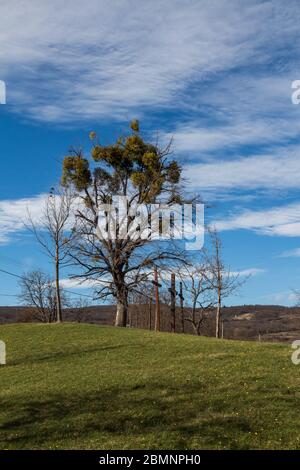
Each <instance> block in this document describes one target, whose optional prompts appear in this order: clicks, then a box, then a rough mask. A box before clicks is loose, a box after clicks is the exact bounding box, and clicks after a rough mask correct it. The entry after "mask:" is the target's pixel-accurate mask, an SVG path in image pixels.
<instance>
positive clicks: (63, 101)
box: [0, 0, 300, 122]
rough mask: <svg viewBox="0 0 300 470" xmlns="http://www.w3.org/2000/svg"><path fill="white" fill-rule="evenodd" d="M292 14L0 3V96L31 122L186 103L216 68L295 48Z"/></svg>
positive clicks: (207, 5) (234, 6)
mask: <svg viewBox="0 0 300 470" xmlns="http://www.w3.org/2000/svg"><path fill="white" fill-rule="evenodd" d="M283 16H284V21H285V28H282V18H283ZM299 19H300V15H299V12H298V8H297V3H295V2H293V1H291V2H289V4H287V5H285V6H284V7H283V6H282V4H279V2H273V3H270V2H263V3H262V2H260V1H254V2H251V4H246V3H245V2H243V1H241V0H234V1H232V2H230V3H228V2H227V1H224V0H218V1H216V0H203V1H201V2H199V1H196V0H189V1H187V2H181V1H179V0H164V1H154V2H138V1H134V2H130V1H127V0H119V1H118V2H110V3H109V2H105V1H104V0H100V1H99V0H88V1H87V2H86V3H85V5H84V8H83V7H82V2H81V1H79V0H72V1H71V0H66V1H65V2H64V3H63V4H62V3H61V2H60V1H58V0H52V1H51V2H50V1H44V2H40V1H38V0H32V1H31V2H30V4H28V2H26V1H24V0H12V1H11V2H10V3H7V2H1V16H0V43H1V51H0V65H1V71H2V73H3V75H4V76H3V78H5V79H6V80H7V82H8V101H10V102H11V103H13V104H14V108H15V109H19V110H20V111H22V112H24V113H25V115H27V116H30V117H32V118H34V119H37V120H40V121H52V122H62V121H63V122H66V121H67V122H70V121H71V122H74V121H76V120H83V119H95V118H97V117H102V118H103V117H104V116H106V115H107V113H110V115H111V116H112V117H115V118H120V117H123V118H124V116H126V118H127V115H128V112H138V113H142V112H143V111H141V109H142V108H144V107H145V108H146V109H147V107H149V106H151V107H152V108H157V107H158V108H159V107H166V106H167V107H169V108H174V107H177V108H178V107H186V106H188V107H190V108H192V107H193V105H195V104H196V103H197V102H198V100H197V96H198V94H199V89H200V88H199V86H200V87H201V84H207V83H208V82H211V81H213V80H214V79H216V77H217V76H218V74H219V73H223V74H224V73H227V72H230V71H232V70H234V69H237V68H242V67H246V66H249V65H250V64H251V65H254V66H258V67H259V66H261V65H262V64H264V63H266V62H268V63H269V64H270V63H271V62H272V58H273V54H274V53H275V54H276V53H278V48H279V46H280V45H281V44H282V43H284V42H287V41H289V43H290V44H296V41H295V38H296V37H297V35H298V24H299ZM270 38H271V41H270ZM295 47H296V46H295ZM193 85H197V88H196V89H195V90H194V91H193V92H192V95H193V96H191V89H192V88H191V87H193ZM210 96H213V95H212V94H211V95H210ZM204 104H205V103H204ZM214 104H215V105H216V106H217V107H219V106H220V107H221V106H223V110H224V109H225V108H226V106H227V104H225V105H224V104H222V102H221V101H220V102H219V103H218V102H216V103H214ZM211 105H212V103H211V102H210V103H209V106H211Z"/></svg>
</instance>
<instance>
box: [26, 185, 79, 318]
mask: <svg viewBox="0 0 300 470" xmlns="http://www.w3.org/2000/svg"><path fill="white" fill-rule="evenodd" d="M73 202H74V195H73V194H72V193H71V192H70V191H69V190H66V189H65V188H59V189H58V190H57V191H55V190H54V189H52V190H51V192H50V194H49V196H48V198H47V199H46V201H45V204H44V207H43V209H42V212H41V217H40V218H39V219H38V220H33V219H32V217H31V215H30V213H29V214H28V223H27V227H28V228H29V229H30V230H31V232H32V233H33V234H34V235H35V238H36V240H37V241H38V243H39V244H40V245H41V247H42V248H43V250H44V251H45V253H46V254H47V256H48V257H49V258H50V259H51V260H52V262H53V264H54V273H55V275H54V282H55V292H56V309H57V311H56V321H57V322H58V323H60V322H61V321H62V320H63V318H62V302H61V288H60V271H61V268H62V267H63V266H66V265H67V264H68V262H69V255H70V247H71V242H72V241H73V239H74V236H75V232H74V231H73V230H72V229H71V215H72V204H73Z"/></svg>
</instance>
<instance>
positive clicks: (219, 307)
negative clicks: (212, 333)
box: [216, 292, 221, 338]
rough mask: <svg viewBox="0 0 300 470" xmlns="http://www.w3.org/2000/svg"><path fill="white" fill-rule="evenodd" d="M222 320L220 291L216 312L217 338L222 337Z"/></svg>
mask: <svg viewBox="0 0 300 470" xmlns="http://www.w3.org/2000/svg"><path fill="white" fill-rule="evenodd" d="M220 321H221V294H220V292H219V293H218V305H217V312H216V338H220Z"/></svg>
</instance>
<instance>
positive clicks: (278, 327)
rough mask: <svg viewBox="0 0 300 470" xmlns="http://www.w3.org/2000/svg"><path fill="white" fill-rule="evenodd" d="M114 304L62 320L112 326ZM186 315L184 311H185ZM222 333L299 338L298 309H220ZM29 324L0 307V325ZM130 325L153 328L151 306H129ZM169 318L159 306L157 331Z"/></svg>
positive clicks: (28, 316)
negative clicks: (159, 325) (159, 317)
mask: <svg viewBox="0 0 300 470" xmlns="http://www.w3.org/2000/svg"><path fill="white" fill-rule="evenodd" d="M115 310H116V307H115V305H96V306H90V307H86V308H85V309H84V310H82V309H80V310H78V309H68V310H65V312H64V319H65V321H76V322H82V323H95V324H102V325H112V324H113V322H114V318H115ZM186 312H187V313H186V316H188V310H187V311H186ZM176 316H177V319H176V330H177V331H178V332H181V329H182V326H181V317H180V311H179V309H177V312H176ZM222 319H223V334H224V338H227V339H248V340H259V339H260V340H261V341H284V342H289V341H293V340H294V339H300V308H298V307H285V306H280V305H239V306H234V307H223V308H222ZM31 321H33V315H32V309H30V308H27V307H22V306H17V307H0V324H4V323H19V322H22V323H23V322H31ZM129 322H130V324H131V326H133V327H138V328H144V329H150V326H151V329H153V328H154V305H153V306H152V309H151V316H150V310H149V306H148V305H132V306H130V309H129ZM170 324H171V317H170V310H169V307H168V306H167V305H162V306H161V330H162V331H170ZM185 333H191V334H193V328H192V326H191V324H190V323H189V322H185ZM202 334H203V335H206V336H214V312H213V311H212V312H211V313H210V315H209V316H208V318H207V319H206V321H205V323H204V325H203V328H202Z"/></svg>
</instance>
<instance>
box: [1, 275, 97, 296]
mask: <svg viewBox="0 0 300 470" xmlns="http://www.w3.org/2000/svg"><path fill="white" fill-rule="evenodd" d="M0 272H1V273H4V274H7V275H8V276H13V277H16V278H17V279H23V280H24V279H26V278H25V277H24V276H20V275H19V274H16V273H12V272H10V271H6V270H5V269H0ZM64 291H65V292H68V293H69V294H74V295H79V296H80V297H88V298H89V299H92V300H97V299H95V298H94V297H93V296H92V295H88V294H82V293H80V292H73V291H70V290H67V289H64ZM1 295H3V294H1ZM9 296H12V297H17V296H15V295H12V294H9Z"/></svg>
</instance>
